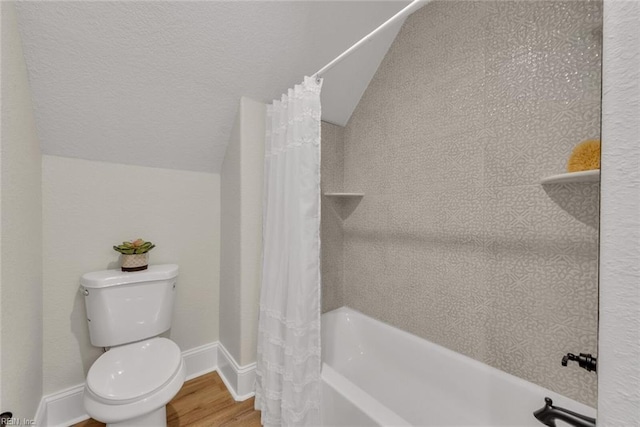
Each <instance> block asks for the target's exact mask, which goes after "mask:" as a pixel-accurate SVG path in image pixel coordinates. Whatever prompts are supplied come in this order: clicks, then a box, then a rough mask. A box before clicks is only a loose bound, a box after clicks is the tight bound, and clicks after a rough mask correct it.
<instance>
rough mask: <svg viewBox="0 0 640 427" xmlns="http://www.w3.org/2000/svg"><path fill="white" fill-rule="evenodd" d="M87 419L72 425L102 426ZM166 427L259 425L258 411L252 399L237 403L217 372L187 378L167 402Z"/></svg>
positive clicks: (256, 426) (249, 426)
mask: <svg viewBox="0 0 640 427" xmlns="http://www.w3.org/2000/svg"><path fill="white" fill-rule="evenodd" d="M101 426H104V424H103V423H100V422H98V421H95V420H86V421H83V422H81V423H78V424H76V425H75V426H74V427H101ZM167 426H168V427H179V426H180V427H183V426H194V427H213V426H228V427H230V426H247V427H253V426H255V427H260V412H258V411H256V410H254V409H253V398H251V399H248V400H245V401H244V402H236V401H235V400H233V397H231V394H230V393H229V392H228V391H227V388H226V387H225V385H224V383H223V382H222V380H221V379H220V376H219V375H218V373H217V372H212V373H210V374H206V375H203V376H201V377H198V378H194V379H192V380H191V381H187V382H186V383H184V386H182V389H181V390H180V392H179V393H178V394H177V395H176V397H174V398H173V400H172V401H171V402H169V404H168V405H167Z"/></svg>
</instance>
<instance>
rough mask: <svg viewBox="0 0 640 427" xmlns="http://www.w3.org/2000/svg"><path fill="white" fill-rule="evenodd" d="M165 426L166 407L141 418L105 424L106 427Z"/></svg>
mask: <svg viewBox="0 0 640 427" xmlns="http://www.w3.org/2000/svg"><path fill="white" fill-rule="evenodd" d="M166 425H167V406H166V405H165V406H163V407H162V408H160V409H156V410H155V411H153V412H151V413H149V414H147V415H143V416H141V417H137V418H133V419H130V420H125V421H121V422H119V423H113V424H107V427H136V426H146V427H148V426H154V427H166Z"/></svg>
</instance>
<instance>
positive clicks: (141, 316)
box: [80, 264, 178, 347]
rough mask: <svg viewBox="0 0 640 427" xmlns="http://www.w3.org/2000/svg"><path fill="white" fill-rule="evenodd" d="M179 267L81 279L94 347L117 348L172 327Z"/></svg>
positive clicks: (107, 273)
mask: <svg viewBox="0 0 640 427" xmlns="http://www.w3.org/2000/svg"><path fill="white" fill-rule="evenodd" d="M177 278H178V266H177V265H175V264H165V265H152V266H149V268H148V269H147V270H143V271H136V272H123V271H120V270H103V271H94V272H92V273H87V274H84V275H83V276H82V277H81V278H80V291H81V292H82V293H83V294H84V301H85V306H86V309H87V322H88V324H89V335H90V338H91V344H93V345H94V346H96V347H113V346H116V345H121V344H126V343H130V342H135V341H140V340H143V339H146V338H151V337H154V336H157V335H160V334H161V333H163V332H165V331H167V330H168V329H169V328H170V327H171V319H172V317H173V303H174V300H175V295H176V282H177Z"/></svg>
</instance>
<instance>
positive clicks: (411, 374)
mask: <svg viewBox="0 0 640 427" xmlns="http://www.w3.org/2000/svg"><path fill="white" fill-rule="evenodd" d="M322 360H323V365H322V379H323V411H322V417H323V425H324V426H349V427H353V426H375V425H380V426H394V425H413V426H492V427H497V426H510V427H513V426H531V427H541V426H542V424H541V423H540V422H539V421H537V420H536V419H535V418H534V417H533V415H532V413H533V411H535V410H537V409H539V408H541V407H542V406H544V398H545V396H548V397H550V398H552V399H553V403H554V405H558V406H562V407H564V408H567V409H571V410H573V411H575V412H578V413H581V414H584V415H587V416H590V417H595V414H596V411H595V409H593V408H591V407H589V406H586V405H583V404H581V403H579V402H576V401H573V400H571V399H568V398H566V397H563V396H561V395H559V394H557V393H554V392H552V391H549V390H547V389H545V388H542V387H539V386H537V385H535V384H532V383H530V382H527V381H525V380H522V379H520V378H517V377H514V376H512V375H509V374H507V373H505V372H502V371H500V370H498V369H495V368H492V367H490V366H488V365H485V364H483V363H480V362H478V361H476V360H473V359H471V358H469V357H466V356H463V355H461V354H459V353H456V352H454V351H451V350H447V349H446V348H443V347H441V346H439V345H436V344H433V343H431V342H429V341H427V340H424V339H422V338H418V337H417V336H415V335H411V334H409V333H407V332H404V331H401V330H399V329H396V328H394V327H392V326H389V325H387V324H385V323H382V322H379V321H377V320H375V319H372V318H370V317H367V316H365V315H364V314H362V313H359V312H357V311H355V310H352V309H350V308H348V307H342V308H339V309H337V310H333V311H331V312H328V313H325V314H323V315H322ZM585 374H587V373H586V372H585ZM561 425H566V424H564V423H563V422H561V421H558V426H561Z"/></svg>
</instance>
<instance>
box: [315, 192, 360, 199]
mask: <svg viewBox="0 0 640 427" xmlns="http://www.w3.org/2000/svg"><path fill="white" fill-rule="evenodd" d="M324 195H325V196H326V197H343V198H344V197H364V193H324Z"/></svg>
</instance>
